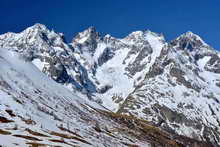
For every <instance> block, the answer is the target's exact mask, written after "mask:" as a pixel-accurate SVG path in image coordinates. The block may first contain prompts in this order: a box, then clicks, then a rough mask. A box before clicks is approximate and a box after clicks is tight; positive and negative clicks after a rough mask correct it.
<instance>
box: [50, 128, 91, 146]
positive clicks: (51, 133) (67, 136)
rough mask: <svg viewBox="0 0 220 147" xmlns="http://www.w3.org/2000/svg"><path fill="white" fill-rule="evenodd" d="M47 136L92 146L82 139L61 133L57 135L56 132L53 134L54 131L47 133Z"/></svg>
mask: <svg viewBox="0 0 220 147" xmlns="http://www.w3.org/2000/svg"><path fill="white" fill-rule="evenodd" d="M49 134H50V135H53V136H58V137H61V138H65V139H73V140H77V141H80V142H82V143H85V144H89V145H92V144H91V143H89V142H88V141H86V140H84V139H82V138H79V137H76V136H71V135H68V134H63V133H58V132H55V131H51V132H49Z"/></svg>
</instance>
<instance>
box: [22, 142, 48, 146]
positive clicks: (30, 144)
mask: <svg viewBox="0 0 220 147" xmlns="http://www.w3.org/2000/svg"><path fill="white" fill-rule="evenodd" d="M26 144H28V145H29V146H30V147H48V146H50V145H48V144H42V143H37V142H27V143H26Z"/></svg>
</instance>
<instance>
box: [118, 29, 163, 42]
mask: <svg viewBox="0 0 220 147" xmlns="http://www.w3.org/2000/svg"><path fill="white" fill-rule="evenodd" d="M153 38H154V39H157V40H159V41H162V42H165V39H164V36H163V35H161V34H158V33H155V32H152V31H150V30H146V31H135V32H132V33H130V34H129V35H128V36H127V37H125V38H124V39H122V42H124V43H126V44H136V43H143V42H146V41H149V40H148V39H153Z"/></svg>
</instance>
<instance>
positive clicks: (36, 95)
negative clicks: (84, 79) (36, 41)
mask: <svg viewBox="0 0 220 147" xmlns="http://www.w3.org/2000/svg"><path fill="white" fill-rule="evenodd" d="M0 66H1V70H0V138H1V141H0V146H5V147H11V146H19V147H26V146H28V147H30V146H33V147H35V146H44V147H46V146H47V147H48V146H51V147H52V146H65V147H69V146H70V147H72V146H83V147H87V146H88V147H92V146H94V147H96V146H100V147H101V146H106V147H112V146H115V147H117V146H118V147H127V146H140V147H141V146H143V147H146V146H159V147H162V146H165V145H168V146H171V147H176V146H178V147H182V146H184V144H185V142H186V141H187V145H190V146H192V145H197V146H208V145H209V144H207V143H205V142H200V141H197V140H194V139H190V138H187V137H183V136H179V135H178V134H170V133H169V132H166V131H162V130H160V129H159V128H156V127H154V126H152V125H150V124H149V123H148V122H146V121H143V120H140V119H138V118H135V117H131V116H127V115H119V114H115V113H112V112H109V111H107V110H106V109H104V108H103V107H101V106H100V105H98V104H97V103H94V102H91V101H89V100H88V99H87V98H86V97H85V96H84V95H82V94H81V93H80V92H75V93H73V92H71V91H69V90H68V89H66V88H65V87H63V86H62V85H60V84H58V83H56V82H54V81H53V80H51V79H50V78H48V77H47V76H45V74H43V73H42V72H41V71H40V70H39V69H37V68H36V66H35V65H34V64H33V63H31V62H30V61H26V58H24V56H22V55H20V54H18V53H16V52H14V51H11V50H8V49H4V48H0Z"/></svg>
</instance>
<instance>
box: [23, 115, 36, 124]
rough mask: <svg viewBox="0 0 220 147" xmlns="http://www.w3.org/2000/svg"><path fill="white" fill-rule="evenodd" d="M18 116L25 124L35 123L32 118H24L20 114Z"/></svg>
mask: <svg viewBox="0 0 220 147" xmlns="http://www.w3.org/2000/svg"><path fill="white" fill-rule="evenodd" d="M19 117H20V118H21V120H22V121H23V122H25V123H26V124H27V125H35V124H36V122H35V121H34V120H32V119H30V118H29V119H25V118H23V117H22V116H19Z"/></svg>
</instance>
